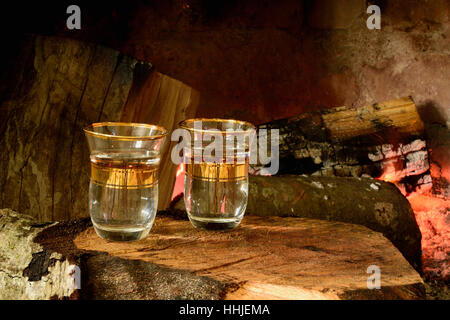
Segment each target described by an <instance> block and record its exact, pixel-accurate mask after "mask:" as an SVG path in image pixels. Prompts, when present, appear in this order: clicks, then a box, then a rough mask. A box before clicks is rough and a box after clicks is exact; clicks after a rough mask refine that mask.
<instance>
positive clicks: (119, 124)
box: [83, 122, 167, 141]
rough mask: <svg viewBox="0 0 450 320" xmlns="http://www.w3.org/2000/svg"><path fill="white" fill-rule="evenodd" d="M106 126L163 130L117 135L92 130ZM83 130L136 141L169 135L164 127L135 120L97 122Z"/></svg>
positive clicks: (101, 136)
mask: <svg viewBox="0 0 450 320" xmlns="http://www.w3.org/2000/svg"><path fill="white" fill-rule="evenodd" d="M105 126H117V127H143V128H148V129H156V130H159V131H161V132H162V133H161V134H156V135H151V136H116V135H113V134H107V133H100V132H95V131H92V129H93V128H97V127H105ZM83 131H84V132H85V133H86V134H88V135H91V136H93V137H98V138H102V139H114V140H122V141H135V140H156V139H160V138H163V137H165V136H166V135H167V130H166V129H165V128H163V127H160V126H157V125H154V124H147V123H134V122H95V123H92V124H90V125H88V126H87V127H85V128H83Z"/></svg>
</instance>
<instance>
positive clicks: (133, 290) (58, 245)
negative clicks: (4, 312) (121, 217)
mask: <svg viewBox="0 0 450 320" xmlns="http://www.w3.org/2000/svg"><path fill="white" fill-rule="evenodd" d="M1 214H2V215H3V218H2V219H3V220H2V221H6V220H7V219H9V220H8V221H9V222H8V223H6V224H5V225H6V227H4V228H3V231H2V232H1V233H0V234H2V235H3V236H7V237H9V239H10V240H11V241H15V242H16V243H18V239H23V238H24V235H23V234H22V232H24V234H25V235H26V238H27V239H28V244H29V245H30V246H34V247H36V248H39V249H35V250H34V252H35V254H41V253H42V252H48V253H49V254H59V255H60V259H63V257H64V258H65V259H67V261H76V262H77V263H78V265H79V266H80V268H81V289H79V290H77V291H76V293H77V295H75V294H73V293H71V298H81V299H422V298H424V294H425V290H424V285H423V282H422V280H421V278H420V276H419V274H418V273H417V272H416V271H414V269H413V268H412V267H411V266H410V265H409V264H408V263H407V261H406V260H405V259H404V258H403V257H402V255H401V254H400V252H398V251H397V250H396V249H395V248H394V247H393V246H392V244H391V243H390V241H389V240H387V239H386V238H384V237H383V236H382V235H381V234H380V233H377V232H373V231H371V230H369V229H367V228H366V227H363V226H358V225H353V224H346V223H339V222H329V221H321V220H314V219H302V218H279V217H266V218H263V217H245V218H244V221H243V223H242V224H241V225H240V226H239V227H238V228H237V229H235V230H233V231H230V232H220V231H203V230H198V229H194V228H193V227H192V226H191V224H190V223H189V222H188V221H185V220H176V219H173V218H170V217H164V216H161V215H159V216H158V217H157V219H156V221H155V224H154V226H153V229H152V231H151V233H150V235H149V236H148V237H147V238H146V239H144V240H141V241H137V242H129V243H118V242H110V241H105V240H102V239H99V238H98V236H97V235H96V234H95V231H94V230H93V228H92V227H89V228H87V223H86V220H79V221H76V222H75V221H72V222H62V223H57V224H54V225H47V226H32V225H30V224H29V223H28V222H20V223H18V222H17V215H16V216H15V218H12V219H11V218H5V217H10V215H9V214H10V212H9V211H1ZM5 219H6V220H5ZM14 219H15V222H14ZM27 224H28V225H27ZM18 225H21V226H22V227H19V228H15V227H14V226H18ZM4 230H7V231H6V232H5V231H4ZM12 230H14V231H12ZM30 230H31V231H30ZM30 232H31V233H32V235H30ZM31 239H34V242H31V241H30V240H31ZM1 243H2V245H1V246H0V253H1V254H2V255H3V254H5V253H6V254H8V255H9V256H11V257H12V258H11V259H10V260H9V261H8V262H6V263H5V262H4V261H3V260H0V270H2V271H4V270H7V272H0V285H2V287H0V295H1V294H4V296H3V297H8V298H20V297H23V293H22V291H23V290H25V289H23V288H24V287H26V286H30V285H32V284H33V281H36V280H34V279H30V278H28V277H27V275H26V274H24V273H21V269H23V268H27V265H29V264H30V263H31V260H32V257H31V254H30V251H29V247H27V246H26V245H23V246H21V247H20V248H16V252H15V253H14V254H11V252H10V251H9V250H10V249H9V248H8V247H7V246H6V245H5V242H3V241H2V242H1ZM39 250H42V251H39ZM22 253H23V254H24V257H26V258H23V259H22V258H21V254H22ZM47 256H48V254H47ZM19 261H20V264H19ZM65 261H66V260H65ZM48 264H49V263H47V264H46V263H43V264H42V266H43V267H41V268H40V274H41V275H42V279H45V280H47V279H48V278H49V277H51V276H52V275H53V274H54V272H55V270H54V269H52V268H51V267H48V268H46V266H47V265H48ZM371 265H377V266H378V267H379V268H380V270H381V288H380V289H373V290H371V289H368V287H367V280H368V277H369V276H370V274H368V273H367V269H368V267H369V266H371ZM11 266H17V271H16V273H15V274H11V273H10V269H11ZM8 268H9V269H8ZM45 272H48V273H47V274H45V275H44V273H45ZM14 277H16V278H14ZM44 277H46V278H44ZM14 281H17V283H18V284H17V286H16V287H17V288H18V289H16V290H5V288H6V287H5V286H7V285H10V284H11V283H12V282H14ZM48 285H49V286H50V284H48ZM20 288H22V291H21V290H20ZM5 293H8V295H6V294H5ZM69 293H70V292H67V294H69ZM15 294H17V296H15ZM33 297H40V298H46V297H47V296H46V295H44V294H41V291H39V290H36V291H34V296H33ZM63 297H67V296H66V295H56V296H54V298H63Z"/></svg>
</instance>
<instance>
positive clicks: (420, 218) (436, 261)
mask: <svg viewBox="0 0 450 320" xmlns="http://www.w3.org/2000/svg"><path fill="white" fill-rule="evenodd" d="M377 180H383V181H386V182H390V183H393V184H394V185H396V186H397V188H398V189H399V190H400V192H402V194H403V195H404V196H405V197H406V198H407V199H408V201H409V203H410V204H411V208H412V209H413V211H414V215H415V217H416V221H417V224H418V226H419V229H420V232H421V233H422V262H423V271H424V274H425V276H426V277H430V278H435V277H438V278H441V279H449V278H450V263H449V259H448V257H449V256H450V230H449V229H450V228H449V226H450V209H449V208H450V200H447V199H443V198H438V197H437V196H435V195H433V193H432V192H431V190H426V191H423V190H418V191H414V192H411V193H409V194H407V193H406V192H405V189H404V188H403V187H402V185H401V184H400V179H399V177H398V174H396V171H395V167H394V166H393V165H387V166H386V167H385V168H384V171H383V173H382V174H381V175H380V177H378V178H377Z"/></svg>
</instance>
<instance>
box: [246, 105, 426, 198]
mask: <svg viewBox="0 0 450 320" xmlns="http://www.w3.org/2000/svg"><path fill="white" fill-rule="evenodd" d="M258 129H279V130H280V145H279V148H280V171H279V173H280V174H289V173H292V174H313V175H325V176H347V177H349V176H356V177H359V176H362V175H364V174H365V175H369V176H372V177H381V178H383V179H384V180H387V181H390V182H395V183H396V184H397V185H398V186H399V187H400V188H402V191H403V192H404V193H405V194H406V193H409V192H412V191H415V190H416V189H417V188H419V189H422V190H429V189H430V188H431V176H430V172H429V163H428V151H427V147H426V142H425V138H424V134H423V132H424V126H423V122H422V120H421V119H420V116H419V114H418V112H417V109H416V106H415V104H414V102H413V101H412V99H411V98H410V97H405V98H401V99H397V100H392V101H388V102H384V103H375V104H373V105H370V106H365V107H361V108H356V109H355V108H348V107H339V108H335V109H327V110H324V111H320V112H312V113H305V114H301V115H299V116H297V117H293V118H289V119H281V120H277V121H273V122H270V123H266V124H263V125H260V126H259V127H258ZM254 173H258V170H256V172H254Z"/></svg>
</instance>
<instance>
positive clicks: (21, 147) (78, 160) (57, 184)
mask: <svg viewBox="0 0 450 320" xmlns="http://www.w3.org/2000/svg"><path fill="white" fill-rule="evenodd" d="M5 50H7V51H8V52H9V51H11V52H12V53H13V54H11V55H10V59H7V60H2V61H1V62H0V63H1V68H0V70H1V71H3V72H2V73H1V74H0V78H2V79H4V80H5V81H3V82H2V84H1V86H0V94H1V97H0V114H1V116H0V150H2V151H1V152H0V168H1V169H0V207H9V208H13V209H15V210H17V211H18V212H21V213H24V214H29V215H31V216H33V217H36V218H37V219H38V220H39V221H56V220H68V219H74V218H79V217H87V216H88V215H89V210H88V186H89V176H90V174H89V151H88V147H87V143H86V139H85V137H84V133H83V131H82V128H83V127H84V126H86V125H88V124H90V123H92V122H99V121H118V120H120V119H122V120H124V121H125V120H133V121H136V122H151V123H155V124H159V125H163V126H164V127H166V128H167V129H168V130H169V131H170V130H172V129H173V128H174V127H175V126H176V124H177V123H176V121H178V119H181V118H183V117H185V116H188V115H189V116H191V115H193V114H194V113H195V109H196V99H197V98H196V97H197V96H198V94H197V92H196V91H195V90H192V89H191V88H189V87H187V86H186V85H184V84H182V83H181V82H179V81H176V80H173V79H170V78H169V77H167V76H164V75H161V74H160V73H157V72H156V71H154V68H153V67H152V66H151V65H150V64H149V63H146V62H139V61H137V60H135V59H133V58H131V57H127V56H125V55H123V54H121V53H119V52H118V51H115V50H112V49H109V48H105V47H102V46H100V45H96V44H90V43H83V42H80V41H75V40H69V39H64V38H57V37H46V36H33V35H30V36H26V37H24V38H23V39H20V41H18V43H16V44H14V43H11V44H10V45H9V46H8V48H7V49H5ZM172 99H173V100H172ZM124 106H125V107H126V108H125V107H124ZM168 140H170V138H169V139H168ZM169 142H170V141H169ZM168 150H169V143H168V144H166V147H165V149H164V150H163V159H162V162H161V165H162V176H161V178H162V179H161V180H160V185H159V187H160V194H161V195H162V196H166V195H169V196H170V194H171V191H172V190H173V179H172V178H171V176H172V175H175V169H176V168H174V166H173V165H172V163H171V162H169V160H168ZM167 202H168V201H167V200H166V199H165V198H164V197H163V198H162V200H161V204H162V205H164V203H167Z"/></svg>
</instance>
